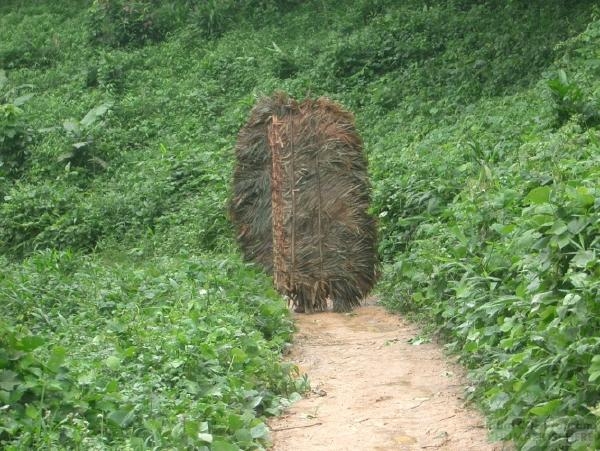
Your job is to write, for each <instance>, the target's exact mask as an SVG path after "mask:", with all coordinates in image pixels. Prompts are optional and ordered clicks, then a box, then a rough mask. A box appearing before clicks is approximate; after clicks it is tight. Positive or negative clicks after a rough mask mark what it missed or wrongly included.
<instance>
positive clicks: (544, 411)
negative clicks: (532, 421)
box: [529, 399, 562, 417]
mask: <svg viewBox="0 0 600 451" xmlns="http://www.w3.org/2000/svg"><path fill="white" fill-rule="evenodd" d="M561 404H562V400H560V399H553V400H552V401H548V402H544V403H542V404H538V405H537V406H535V407H532V408H531V409H529V413H531V414H532V415H535V416H538V417H545V416H548V415H550V414H551V413H552V412H554V411H555V410H556V409H558V408H559V407H560V405H561Z"/></svg>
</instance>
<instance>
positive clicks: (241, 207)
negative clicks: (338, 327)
mask: <svg viewBox="0 0 600 451" xmlns="http://www.w3.org/2000/svg"><path fill="white" fill-rule="evenodd" d="M236 156H237V166H236V168H235V173H234V180H233V199H232V203H231V217H232V220H233V222H234V224H235V226H236V228H237V232H238V240H239V242H240V245H241V247H242V250H243V251H244V253H245V255H246V257H247V258H249V259H250V260H253V261H256V262H258V263H259V264H261V265H262V266H263V267H264V268H266V269H267V270H268V271H269V272H272V273H273V275H274V279H275V285H276V287H277V288H278V290H279V291H280V292H282V293H283V294H286V295H288V296H289V297H290V299H292V300H293V302H294V305H295V307H296V310H297V311H320V310H325V309H326V308H327V300H328V299H331V300H332V302H333V308H334V310H335V311H348V310H350V309H351V308H353V307H355V306H358V305H359V304H360V301H361V299H363V298H364V297H365V296H366V294H367V293H368V292H369V290H370V289H371V288H372V287H373V285H374V283H375V279H376V266H377V255H376V233H377V232H376V224H375V220H374V218H373V217H372V216H370V215H369V214H368V212H367V208H368V206H369V200H370V185H369V180H368V175H367V167H366V160H365V157H364V155H363V151H362V141H361V139H360V137H359V136H358V134H357V132H356V130H355V127H354V118H353V116H352V115H351V114H350V113H348V112H346V111H344V110H342V109H341V108H340V107H339V106H338V105H336V104H335V103H333V102H332V101H330V100H328V99H326V98H320V99H317V100H305V101H304V102H301V103H299V102H296V101H295V100H293V99H290V98H289V97H287V96H286V95H284V94H281V93H279V94H275V95H274V96H273V97H270V98H265V99H263V100H261V101H260V102H258V104H257V105H256V106H255V107H254V109H253V110H252V112H251V114H250V118H249V120H248V122H247V123H246V125H245V126H244V127H243V128H242V130H241V131H240V134H239V137H238V142H237V147H236Z"/></svg>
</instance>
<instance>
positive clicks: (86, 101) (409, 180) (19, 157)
mask: <svg viewBox="0 0 600 451" xmlns="http://www.w3.org/2000/svg"><path fill="white" fill-rule="evenodd" d="M594 3H595V2H593V1H579V2H562V1H558V0H556V1H543V2H542V1H533V2H516V1H510V2H506V1H500V0H495V1H492V0H489V1H484V2H473V1H467V0H454V1H449V2H441V1H432V2H427V3H423V2H422V1H416V0H414V1H405V2H393V1H386V0H362V1H358V0H357V1H354V2H351V1H341V2H336V3H335V4H334V3H331V2H323V1H317V0H314V1H308V2H300V1H293V0H287V1H278V0H252V1H249V2H239V1H236V0H227V1H199V0H198V1H196V0H189V1H186V2H184V1H181V2H179V1H177V2H176V1H171V2H157V1H153V0H138V1H132V0H96V1H95V2H89V1H84V0H81V1H79V2H72V1H69V2H66V1H58V2H54V3H52V4H50V3H48V4H46V3H36V2H25V1H20V0H11V1H7V2H2V5H1V6H0V101H1V105H0V159H1V160H0V161H1V165H0V253H1V254H0V263H1V264H2V267H3V271H2V273H1V274H0V318H1V319H0V330H1V332H2V333H1V334H0V343H1V345H0V409H2V410H1V411H2V415H1V416H0V447H3V448H6V449H24V448H60V447H63V448H68V449H73V448H75V449H76V448H79V449H106V448H111V449H146V448H157V449H162V448H181V449H203V447H204V449H213V450H234V449H261V448H263V447H265V446H266V444H267V443H268V439H267V434H266V429H265V427H264V417H265V416H266V415H270V414H274V413H277V412H278V409H279V407H280V405H281V403H282V402H285V401H284V398H285V397H288V396H295V395H294V392H296V391H298V390H300V389H301V388H302V385H303V381H295V380H294V373H293V368H289V367H286V366H285V365H282V364H281V363H279V356H280V352H281V350H282V349H283V348H284V347H285V343H286V342H287V340H288V339H289V337H290V334H291V331H292V328H291V323H290V320H289V318H288V316H287V313H286V309H285V306H284V303H283V301H282V300H281V299H280V298H278V297H277V296H276V295H275V293H274V292H273V290H272V289H271V288H270V283H269V282H268V280H267V278H266V277H265V276H264V275H262V274H260V273H259V272H257V271H256V270H255V269H254V268H252V267H251V266H248V265H247V264H246V263H243V262H241V261H240V258H239V256H238V252H237V250H236V249H235V246H234V245H233V242H234V237H233V236H232V231H231V228H230V226H229V224H228V221H227V215H226V205H227V198H228V192H229V188H228V187H229V181H230V174H231V169H232V166H233V161H232V160H233V152H232V147H233V144H234V142H235V138H236V133H237V131H238V130H239V128H240V127H241V125H242V124H243V122H244V120H245V117H246V115H247V114H248V112H249V110H250V108H251V106H252V104H253V103H254V102H255V100H256V97H257V96H259V95H261V94H269V93H271V92H272V91H273V90H275V89H283V90H285V91H288V92H289V93H290V94H292V95H293V96H296V97H298V98H302V97H304V96H306V95H328V96H330V97H332V98H334V99H336V100H338V101H340V102H342V103H343V104H344V105H346V106H347V107H349V108H350V109H353V110H354V111H355V113H356V115H357V123H358V127H359V130H360V131H361V133H362V135H363V137H364V139H365V147H366V150H367V152H368V155H369V162H370V170H371V175H372V180H373V188H374V192H373V194H374V203H373V210H374V212H375V213H376V214H377V215H379V218H380V231H381V232H380V238H381V244H380V252H381V256H382V259H383V260H384V267H385V270H384V274H383V279H382V282H381V284H380V286H381V292H382V294H383V299H385V303H386V305H388V306H389V307H390V308H392V309H397V310H401V311H405V312H416V313H418V314H419V315H420V317H421V318H422V319H423V320H425V321H428V322H430V323H431V324H435V325H436V326H435V327H436V328H437V330H439V332H440V333H441V335H442V336H443V337H444V338H445V339H446V340H447V342H448V343H449V346H450V348H451V349H452V350H453V351H455V352H457V353H459V354H460V355H461V356H462V358H463V361H464V362H465V364H467V365H469V366H470V367H471V368H473V372H472V374H473V378H474V387H475V390H474V392H473V394H472V396H473V398H474V399H475V400H476V401H478V402H479V403H480V404H481V405H482V406H483V408H484V409H485V410H486V412H487V413H488V418H489V424H490V426H491V427H492V429H493V433H494V436H495V437H497V438H503V439H510V440H512V441H513V442H514V443H515V444H516V445H517V446H518V447H519V448H522V449H539V450H545V449H568V448H573V449H593V448H597V447H599V446H600V434H599V432H598V419H597V415H598V414H599V411H600V407H599V403H600V397H599V395H598V393H600V357H597V356H598V355H599V354H600V353H599V346H600V336H599V335H598V332H597V331H598V330H600V324H599V323H600V319H599V317H600V316H599V314H600V312H599V309H598V307H597V299H598V297H599V296H598V287H599V280H600V265H599V264H598V252H599V247H600V244H599V239H598V236H599V234H598V231H599V230H598V229H599V228H600V226H599V223H600V218H599V216H600V213H599V211H600V195H599V190H600V188H599V186H598V180H599V179H600V173H599V172H600V169H599V167H600V164H599V159H600V157H599V155H600V152H599V150H600V149H599V147H600V133H599V131H598V127H599V125H600V82H598V80H600V77H599V75H600V64H599V63H598V61H599V60H600V54H599V53H598V48H600V46H599V45H598V44H599V40H600V22H599V21H598V20H597V15H598V13H599V11H598V10H597V8H596V7H595V6H594Z"/></svg>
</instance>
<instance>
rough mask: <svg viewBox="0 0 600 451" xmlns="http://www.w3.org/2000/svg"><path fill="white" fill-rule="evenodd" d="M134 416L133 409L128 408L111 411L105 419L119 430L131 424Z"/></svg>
mask: <svg viewBox="0 0 600 451" xmlns="http://www.w3.org/2000/svg"><path fill="white" fill-rule="evenodd" d="M134 416H135V411H134V409H133V408H131V407H129V408H121V409H117V410H113V411H112V412H110V413H109V414H108V416H107V419H108V420H109V421H110V422H111V423H113V424H115V425H117V426H119V427H121V428H124V427H126V426H127V425H128V424H130V423H131V421H132V420H133V418H134Z"/></svg>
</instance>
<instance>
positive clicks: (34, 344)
mask: <svg viewBox="0 0 600 451" xmlns="http://www.w3.org/2000/svg"><path fill="white" fill-rule="evenodd" d="M44 343H46V340H44V339H43V338H42V337H40V336H38V335H27V336H25V337H23V338H21V340H20V343H19V349H21V350H23V351H28V352H29V351H33V350H34V349H37V348H39V347H40V346H42V345H43V344H44Z"/></svg>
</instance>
